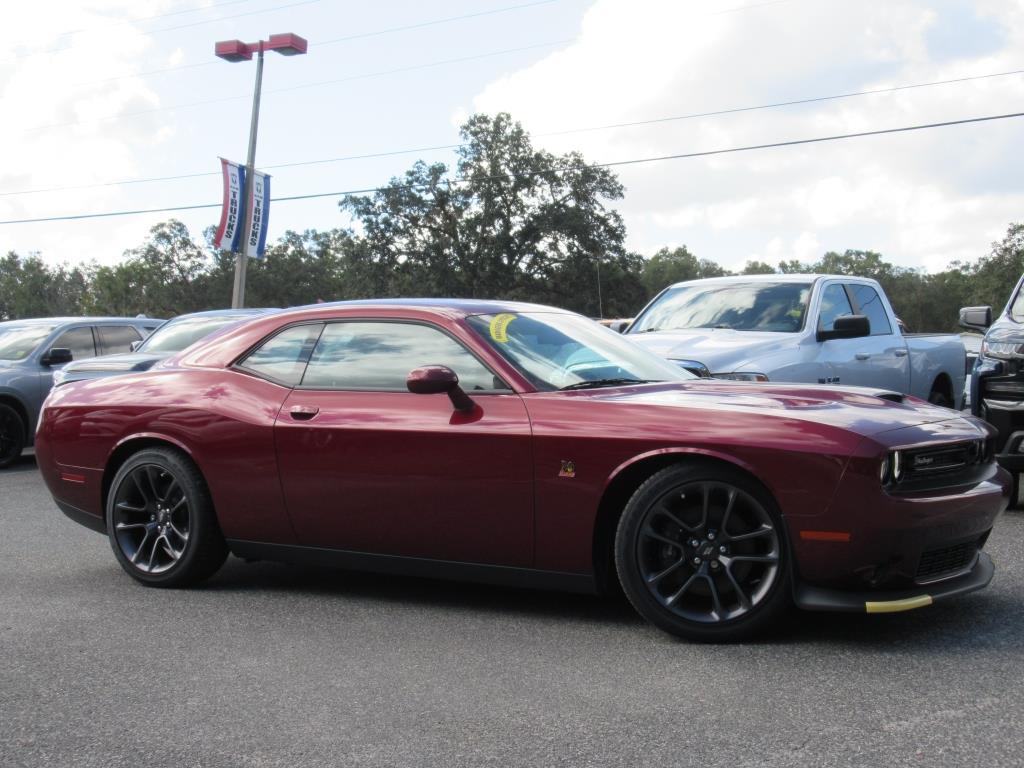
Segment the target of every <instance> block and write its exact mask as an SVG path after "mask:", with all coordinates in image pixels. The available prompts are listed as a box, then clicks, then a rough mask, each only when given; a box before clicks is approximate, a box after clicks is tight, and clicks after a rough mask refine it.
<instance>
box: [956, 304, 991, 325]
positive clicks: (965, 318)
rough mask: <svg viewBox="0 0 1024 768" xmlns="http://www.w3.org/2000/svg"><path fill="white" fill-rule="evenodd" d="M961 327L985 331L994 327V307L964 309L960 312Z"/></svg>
mask: <svg viewBox="0 0 1024 768" xmlns="http://www.w3.org/2000/svg"><path fill="white" fill-rule="evenodd" d="M960 325H961V326H963V327H964V328H973V329H974V330H976V331H984V330H985V329H986V328H988V327H989V326H990V325H992V307H964V308H963V309H961V310H960Z"/></svg>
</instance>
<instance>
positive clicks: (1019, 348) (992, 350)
mask: <svg viewBox="0 0 1024 768" xmlns="http://www.w3.org/2000/svg"><path fill="white" fill-rule="evenodd" d="M981 354H983V355H984V356H985V357H995V358H998V359H1000V360H1009V359H1010V358H1011V357H1024V344H1017V343H1014V342H1012V341H989V340H987V339H983V340H982V342H981Z"/></svg>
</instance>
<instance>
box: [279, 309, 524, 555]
mask: <svg viewBox="0 0 1024 768" xmlns="http://www.w3.org/2000/svg"><path fill="white" fill-rule="evenodd" d="M434 364H440V365H446V366H448V367H449V368H452V369H453V370H454V371H455V372H456V373H457V374H458V376H459V380H460V383H461V386H462V388H463V389H464V390H465V391H466V392H467V393H468V394H469V395H470V396H471V397H472V398H473V399H474V401H475V402H476V404H477V405H478V408H477V409H476V410H475V411H474V412H472V413H470V414H468V415H467V414H464V413H462V412H457V411H455V410H454V409H453V407H452V403H451V401H450V400H449V398H448V397H447V396H446V395H444V394H440V395H417V394H412V393H410V392H409V391H408V390H407V388H406V377H407V375H408V373H409V372H410V371H411V370H413V369H414V368H417V367H420V366H423V365H434ZM530 434H531V433H530V422H529V417H528V415H527V412H526V408H525V405H524V404H523V402H522V400H521V398H520V397H519V396H518V395H516V394H515V393H513V392H512V391H511V389H510V388H509V387H508V386H507V385H506V384H505V383H504V382H503V381H501V379H500V378H498V377H497V376H496V375H495V374H494V373H493V371H491V370H490V369H489V368H488V367H487V366H486V365H484V364H483V363H482V362H481V361H480V360H479V359H478V358H477V357H476V356H475V355H474V354H472V353H471V352H470V351H469V350H468V349H467V348H466V347H465V346H464V345H463V344H462V343H461V342H459V341H458V340H456V339H455V338H454V337H453V336H451V335H449V334H448V333H446V332H445V331H443V330H442V329H441V328H439V327H437V326H435V325H431V324H426V323H421V322H414V321H382V320H341V321H337V322H331V323H328V324H326V325H325V327H324V329H323V332H322V333H321V335H320V337H319V339H318V341H317V343H316V347H315V350H314V351H313V353H312V356H311V358H310V360H309V363H308V365H307V367H306V370H305V374H304V376H303V378H302V381H301V383H300V385H299V386H298V387H296V388H295V389H294V390H293V391H292V393H291V394H290V395H289V397H288V398H287V400H286V401H285V403H284V405H283V407H282V408H281V411H280V413H279V415H278V419H277V423H276V426H275V443H276V448H277V455H278V462H279V466H280V472H281V484H282V487H283V489H284V493H285V500H286V503H287V506H288V513H289V516H290V518H291V520H292V524H293V526H294V528H295V531H296V534H297V536H298V539H299V541H300V543H302V544H305V545H308V546H315V547H329V548H334V549H343V550H349V551H355V552H370V553H380V554H387V555H398V556H406V557H417V558H431V559H439V560H450V561H460V562H472V563H483V564H493V565H507V566H529V565H531V564H532V559H533V468H532V459H531V450H530V448H531V446H530Z"/></svg>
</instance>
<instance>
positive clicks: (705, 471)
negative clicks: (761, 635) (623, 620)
mask: <svg viewBox="0 0 1024 768" xmlns="http://www.w3.org/2000/svg"><path fill="white" fill-rule="evenodd" d="M615 563H616V568H617V570H618V573H619V580H620V581H621V583H622V587H623V590H624V591H625V593H626V596H627V597H628V598H629V600H630V602H631V603H632V604H633V606H634V607H635V608H636V609H637V611H638V612H639V613H640V614H641V615H642V616H643V617H644V618H646V619H647V620H648V621H650V622H651V623H652V624H654V625H655V626H657V627H660V628H661V629H663V630H665V631H667V632H670V633H672V634H674V635H677V636H679V637H683V638H686V639H688V640H698V641H705V642H731V641H736V640H742V639H745V638H747V637H750V636H751V635H754V634H756V633H757V632H760V631H762V630H764V629H765V628H766V627H767V626H768V625H769V624H771V623H772V622H773V621H774V620H776V619H777V618H778V617H779V615H780V614H781V613H782V612H783V611H785V610H786V608H787V607H788V606H789V605H790V604H791V596H790V590H789V588H788V585H789V549H788V546H787V543H786V537H785V532H784V530H783V528H782V521H781V516H780V515H779V512H778V510H777V508H776V506H775V503H774V501H773V500H772V499H771V497H770V496H769V495H768V494H767V493H766V492H765V491H764V490H763V489H762V488H761V487H760V486H759V485H758V484H757V483H755V482H753V481H752V480H751V479H750V478H748V477H746V476H745V475H743V474H742V473H741V472H739V471H735V470H732V469H729V468H726V467H718V466H715V465H710V464H707V465H705V464H693V465H679V466H673V467H668V468H666V469H663V470H661V471H660V472H658V473H656V474H655V475H653V476H652V477H650V478H649V479H648V480H647V481H646V482H644V483H643V485H641V486H640V487H639V488H638V489H637V491H636V492H635V493H634V494H633V497H632V498H631V499H630V500H629V503H628V504H627V505H626V509H625V511H624V512H623V515H622V519H621V520H620V521H619V527H618V531H617V533H616V538H615Z"/></svg>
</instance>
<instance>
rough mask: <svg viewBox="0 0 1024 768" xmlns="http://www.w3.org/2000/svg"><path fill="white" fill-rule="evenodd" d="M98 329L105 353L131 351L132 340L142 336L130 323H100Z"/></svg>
mask: <svg viewBox="0 0 1024 768" xmlns="http://www.w3.org/2000/svg"><path fill="white" fill-rule="evenodd" d="M96 330H97V331H99V334H100V346H101V347H102V348H103V354H104V355H115V354H118V353H120V352H131V350H132V342H133V341H139V340H140V339H141V338H142V334H141V333H139V332H138V331H137V330H136V329H135V328H134V327H132V326H130V325H98V326H96Z"/></svg>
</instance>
